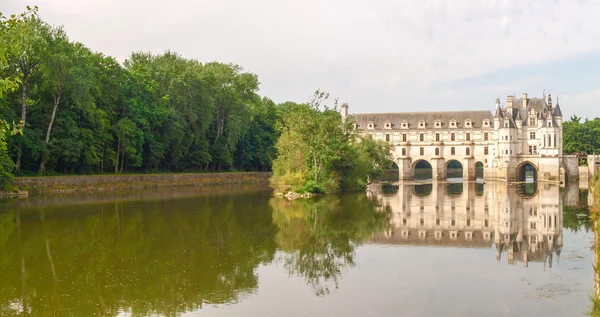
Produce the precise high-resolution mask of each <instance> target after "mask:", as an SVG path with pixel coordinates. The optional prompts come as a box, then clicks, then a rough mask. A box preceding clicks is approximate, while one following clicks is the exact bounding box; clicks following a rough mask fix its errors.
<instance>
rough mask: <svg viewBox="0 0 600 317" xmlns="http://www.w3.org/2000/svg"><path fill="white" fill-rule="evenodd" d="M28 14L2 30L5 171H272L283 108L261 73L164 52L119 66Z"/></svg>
mask: <svg viewBox="0 0 600 317" xmlns="http://www.w3.org/2000/svg"><path fill="white" fill-rule="evenodd" d="M29 9H30V12H28V13H26V14H23V15H21V16H16V17H13V18H3V19H2V23H0V39H1V41H2V42H1V44H2V45H0V46H1V47H2V51H0V56H2V57H1V58H0V65H1V66H2V67H0V78H2V82H0V84H2V85H1V86H0V89H1V90H2V91H3V93H0V118H2V123H3V124H4V125H6V127H5V128H4V129H3V131H5V132H7V131H11V130H13V131H12V133H3V134H2V136H3V138H2V141H0V142H2V145H4V147H5V150H4V151H1V152H2V153H1V154H0V155H1V156H2V157H1V158H0V162H1V165H2V167H1V169H2V171H14V172H15V173H16V174H17V175H27V174H34V173H41V174H56V173H82V174H83V173H104V172H114V173H123V172H158V171H170V172H184V171H233V170H244V171H263V170H270V168H271V162H272V160H273V158H274V156H275V148H274V144H275V141H276V140H277V136H278V132H277V130H276V129H275V125H276V121H277V117H278V111H279V110H280V109H281V106H278V105H276V104H274V103H273V102H272V101H271V100H269V99H268V98H264V97H261V96H260V95H259V94H258V91H259V80H258V77H257V75H255V74H252V73H248V72H245V71H244V70H243V68H242V67H240V66H238V65H235V64H224V63H219V62H209V63H202V62H199V61H197V60H193V59H187V58H184V57H182V56H180V55H178V54H177V53H175V52H170V51H167V52H165V53H163V54H158V55H155V54H151V53H144V52H134V53H132V54H131V56H130V57H129V58H128V59H127V60H126V61H124V63H123V64H121V63H119V62H118V61H117V60H115V59H114V58H112V57H110V56H105V55H103V54H102V53H97V52H92V51H91V50H90V49H89V48H87V47H86V46H85V45H84V44H82V43H77V42H73V41H71V40H69V38H68V36H67V34H66V32H65V30H64V29H63V28H62V27H57V26H52V25H49V24H48V23H46V22H44V21H43V20H41V19H40V18H39V17H38V16H37V13H36V10H37V9H36V8H33V9H32V8H29ZM13 122H14V123H16V124H14V125H10V124H9V123H13ZM19 122H21V124H19ZM20 126H22V127H23V129H22V133H19V129H20ZM10 134H15V135H14V136H11V137H8V136H9V135H10Z"/></svg>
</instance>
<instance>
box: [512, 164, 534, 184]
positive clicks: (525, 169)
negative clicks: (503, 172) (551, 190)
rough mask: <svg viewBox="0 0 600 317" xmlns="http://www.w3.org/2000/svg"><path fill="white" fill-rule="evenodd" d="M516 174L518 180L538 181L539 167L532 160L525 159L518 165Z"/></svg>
mask: <svg viewBox="0 0 600 317" xmlns="http://www.w3.org/2000/svg"><path fill="white" fill-rule="evenodd" d="M516 175H517V181H520V182H527V181H533V182H537V180H538V175H539V168H538V167H537V165H535V164H533V163H532V162H530V161H523V162H521V163H520V164H519V165H517V167H516Z"/></svg>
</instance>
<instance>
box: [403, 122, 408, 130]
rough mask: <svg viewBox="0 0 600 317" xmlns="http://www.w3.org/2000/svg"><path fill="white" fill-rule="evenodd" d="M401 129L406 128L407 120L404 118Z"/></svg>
mask: <svg viewBox="0 0 600 317" xmlns="http://www.w3.org/2000/svg"><path fill="white" fill-rule="evenodd" d="M402 129H408V122H406V120H404V121H402Z"/></svg>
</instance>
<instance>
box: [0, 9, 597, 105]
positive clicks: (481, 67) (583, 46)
mask: <svg viewBox="0 0 600 317" xmlns="http://www.w3.org/2000/svg"><path fill="white" fill-rule="evenodd" d="M35 4H37V5H38V6H39V7H40V14H41V16H42V18H44V19H45V20H47V21H49V22H50V23H53V24H63V25H64V26H65V29H66V30H67V32H68V33H69V35H70V37H71V38H72V39H73V40H77V41H80V42H83V43H85V44H86V45H88V46H89V47H90V48H92V49H94V50H98V51H102V52H104V53H106V54H108V55H112V56H116V57H119V59H120V60H122V59H123V57H124V56H128V55H129V54H130V53H131V52H132V51H138V50H143V51H152V52H155V53H160V52H163V51H164V50H166V49H172V50H174V51H177V52H179V53H181V54H182V55H184V56H186V57H191V58H197V59H199V60H201V61H213V60H218V61H223V62H235V63H238V64H240V65H242V66H244V67H245V69H246V70H248V71H251V72H255V73H257V74H258V75H259V78H260V81H261V83H262V85H261V93H263V94H265V95H267V96H269V97H271V98H273V99H274V100H275V101H284V100H296V101H303V100H306V99H307V96H308V95H310V93H311V92H312V91H314V90H315V89H317V88H320V89H323V90H325V91H329V92H331V94H332V95H334V96H339V97H341V98H342V99H345V100H344V101H348V102H350V104H351V106H353V107H355V109H358V110H361V111H402V110H406V108H407V107H412V106H414V105H419V108H420V109H423V110H428V109H429V110H432V109H438V108H440V107H444V108H451V109H457V108H460V107H463V108H477V107H480V108H481V107H486V108H487V106H488V104H487V103H488V102H489V103H493V101H494V100H495V98H496V97H497V95H499V94H500V95H506V94H511V93H514V92H515V91H513V90H514V89H519V87H516V88H511V87H515V86H516V85H518V84H523V85H526V86H528V87H530V86H531V87H534V86H535V87H534V88H535V89H536V90H539V91H541V89H542V88H545V87H544V80H545V78H544V77H543V76H541V75H536V74H518V73H515V75H514V77H512V78H510V77H508V76H507V77H506V78H504V79H503V81H502V82H494V83H493V85H495V86H490V84H489V83H486V81H482V82H481V83H480V82H477V81H475V82H472V84H471V86H470V87H457V88H456V91H449V90H448V87H445V86H444V85H445V84H447V83H452V82H460V81H465V80H468V79H470V78H485V77H486V76H488V77H489V76H491V74H495V73H497V72H501V71H502V70H506V69H518V68H519V67H529V66H531V65H541V66H542V67H547V68H551V67H552V66H553V63H555V62H557V61H561V60H564V59H567V58H573V57H575V56H579V55H582V54H586V53H590V52H598V51H600V41H595V40H592V39H596V38H600V22H597V21H598V19H597V17H598V16H599V15H600V2H599V1H583V0H553V1H543V2H540V1H539V0H478V1H464V0H379V1H368V0H353V1H347V0H330V1H319V0H303V1H281V0H254V1H247V0H219V1H217V0H179V1H165V0H128V1H121V0H103V1H93V0H87V1H86V0H37V2H36V3H35ZM3 6H4V7H6V8H7V9H6V11H8V12H18V11H21V10H22V7H23V4H22V1H21V0H3ZM0 10H4V8H2V9H0ZM528 78H529V79H528ZM531 78H534V79H535V82H528V81H527V80H530V79H531ZM562 80H563V81H562V82H561V81H556V82H555V83H554V84H556V85H557V86H562V85H563V84H564V85H567V84H568V82H567V80H568V79H566V78H565V79H562ZM538 85H539V86H538ZM558 88H560V87H558ZM503 89H508V90H509V91H505V92H504V93H503V92H502V90H503ZM524 89H525V88H523V89H520V90H523V91H524ZM561 93H564V94H571V95H574V94H576V93H577V91H576V90H574V89H571V90H568V91H562V92H561ZM565 101H566V100H565Z"/></svg>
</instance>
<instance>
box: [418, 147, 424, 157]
mask: <svg viewBox="0 0 600 317" xmlns="http://www.w3.org/2000/svg"><path fill="white" fill-rule="evenodd" d="M419 153H420V154H421V155H425V148H424V147H422V148H419Z"/></svg>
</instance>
